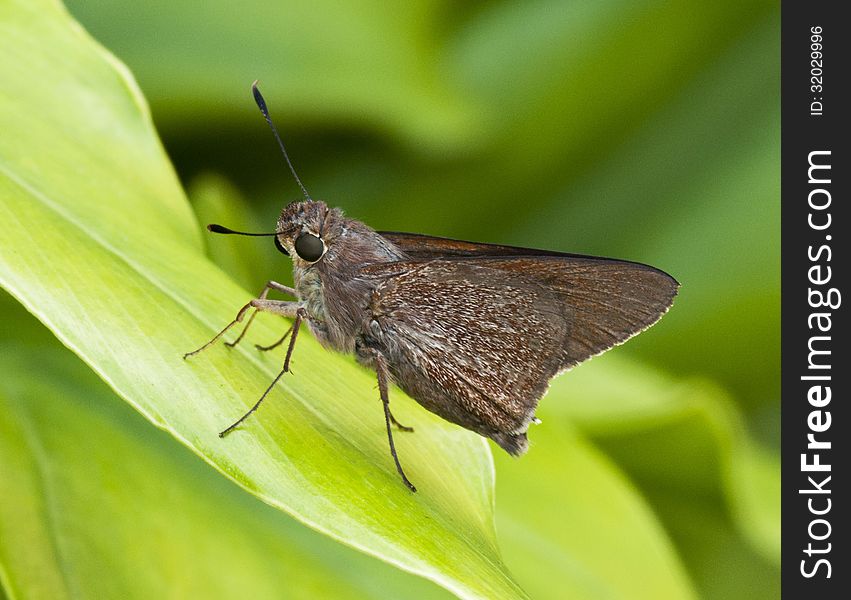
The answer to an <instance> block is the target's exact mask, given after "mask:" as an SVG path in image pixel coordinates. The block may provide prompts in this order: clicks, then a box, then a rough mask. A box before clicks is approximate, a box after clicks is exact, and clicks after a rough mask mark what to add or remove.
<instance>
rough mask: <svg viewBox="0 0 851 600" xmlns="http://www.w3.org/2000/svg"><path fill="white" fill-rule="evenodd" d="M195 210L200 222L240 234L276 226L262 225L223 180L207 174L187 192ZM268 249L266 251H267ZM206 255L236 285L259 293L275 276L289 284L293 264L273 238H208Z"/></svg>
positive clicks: (195, 181)
mask: <svg viewBox="0 0 851 600" xmlns="http://www.w3.org/2000/svg"><path fill="white" fill-rule="evenodd" d="M187 194H188V196H189V200H190V202H192V208H193V209H194V210H195V214H196V215H197V217H198V221H200V222H201V223H204V224H207V223H221V224H223V225H227V226H228V227H230V228H231V229H236V230H238V231H271V230H272V229H273V228H274V223H273V224H271V225H270V224H268V223H261V222H260V221H259V219H257V218H256V217H255V215H254V212H253V210H252V208H251V205H250V204H248V203H247V202H246V201H245V199H244V198H243V197H242V196H241V195H240V193H239V191H237V189H236V188H235V187H234V186H233V185H232V184H231V183H230V182H229V181H227V180H226V179H225V178H224V177H221V176H219V175H215V174H213V173H205V174H203V175H200V176H198V177H195V178H194V179H193V180H192V181H191V182H190V184H189V189H188V190H187ZM264 250H265V251H264ZM207 255H208V256H209V257H210V259H211V260H212V261H213V262H214V263H216V264H217V265H218V266H219V267H221V269H222V270H223V271H224V272H225V273H227V274H228V275H230V276H231V277H232V278H233V280H234V281H236V283H238V284H240V285H241V286H242V287H243V288H246V289H249V290H257V292H258V293H259V292H260V290H262V289H263V286H264V285H265V284H266V282H267V281H269V277H272V278H273V279H274V280H275V281H278V282H280V283H284V284H288V283H289V282H288V278H289V280H290V281H291V280H292V277H289V274H288V273H284V271H287V272H288V271H289V270H290V265H291V261H290V260H289V258H287V257H286V256H282V255H281V253H280V252H278V250H277V249H275V247H274V244H273V243H272V240H271V239H270V238H265V239H262V240H258V239H256V238H255V239H253V240H252V239H248V240H247V239H245V238H240V237H236V236H209V237H208V238H207Z"/></svg>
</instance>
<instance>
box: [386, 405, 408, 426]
mask: <svg viewBox="0 0 851 600" xmlns="http://www.w3.org/2000/svg"><path fill="white" fill-rule="evenodd" d="M387 412H388V413H390V422H391V423H393V424H394V425H395V426H396V427H397V428H398V429H399V431H406V432H408V433H412V432H413V431H414V428H413V427H408V426H407V425H402V424H401V423H400V422H399V421H397V420H396V417H394V416H393V413H392V412H390V405H389V403H388V406H387Z"/></svg>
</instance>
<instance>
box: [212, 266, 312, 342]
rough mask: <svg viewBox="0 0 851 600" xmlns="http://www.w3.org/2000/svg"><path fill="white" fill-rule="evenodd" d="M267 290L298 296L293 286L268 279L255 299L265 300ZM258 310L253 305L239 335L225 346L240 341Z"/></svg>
mask: <svg viewBox="0 0 851 600" xmlns="http://www.w3.org/2000/svg"><path fill="white" fill-rule="evenodd" d="M269 290H277V291H279V292H281V293H282V294H286V295H287V296H292V297H293V298H297V297H298V296H296V293H295V290H294V289H293V288H291V287H287V286H285V285H281V284H280V283H278V282H277V281H269V282H267V283H266V286H265V287H264V288H263V291H262V292H260V295H259V296H257V299H258V300H265V299H266V296H267V295H268V294H269ZM249 304H251V303H250V302H249ZM258 312H259V309H257V307H255V311H254V312H253V313H251V316H250V317H248V322H247V323H246V324H245V327H243V328H242V332H241V333H240V334H239V336H238V337H237V338H236V339H235V340H234V341H232V342H225V345H226V346H230V347H231V348H233V347H234V346H236V345H237V344H238V343H239V342H241V341H242V338H243V337H245V333H246V332H247V331H248V328H249V327H251V323H253V322H254V317H256V316H257V313H258ZM285 337H286V336H285ZM281 341H283V339H281Z"/></svg>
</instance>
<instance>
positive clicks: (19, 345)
mask: <svg viewBox="0 0 851 600" xmlns="http://www.w3.org/2000/svg"><path fill="white" fill-rule="evenodd" d="M2 296H3V298H5V297H6V295H5V294H3V295H2ZM0 300H2V299H0ZM0 307H2V308H3V309H4V310H3V314H4V316H5V317H6V318H8V319H13V320H14V321H15V323H16V325H17V333H13V332H8V333H9V334H8V335H5V334H6V333H7V332H4V336H3V340H2V342H0V356H2V357H3V360H2V361H0V473H2V474H3V493H2V494H0V590H5V591H6V592H7V593H8V594H10V596H11V597H12V598H51V599H57V600H58V599H60V598H66V597H82V598H164V597H174V596H180V597H184V598H233V597H246V598H280V597H281V594H282V592H283V591H285V592H286V596H287V597H288V598H317V597H325V598H387V597H405V596H408V595H414V596H417V597H429V598H430V597H433V598H445V597H448V596H449V594H448V593H447V592H445V591H443V590H442V589H441V588H438V587H437V586H435V585H433V584H431V583H429V582H426V581H425V580H423V579H421V578H419V577H414V576H412V575H408V574H405V573H402V572H401V571H399V570H397V569H394V568H393V567H391V566H389V565H386V564H384V563H382V562H380V561H378V560H376V559H373V558H370V557H367V556H366V555H364V554H361V553H359V552H356V551H354V550H352V549H350V548H347V547H345V546H343V545H341V544H337V543H336V542H334V541H332V540H330V539H328V538H327V537H325V536H322V535H321V534H318V533H316V532H314V531H312V530H311V529H308V528H307V527H304V526H303V525H301V524H300V523H298V522H296V521H294V520H292V519H290V518H288V517H286V516H284V515H282V514H281V513H280V512H279V511H277V510H275V509H273V508H271V507H269V506H266V505H264V504H262V503H261V502H259V501H258V500H257V499H255V498H253V497H252V496H250V495H248V494H246V493H244V492H243V491H242V490H240V489H239V488H238V487H237V486H235V485H233V484H232V483H230V482H228V481H227V480H225V479H224V478H222V477H220V476H219V475H218V474H217V473H215V472H214V471H213V470H212V469H210V468H209V467H208V466H207V465H205V464H204V463H202V462H201V461H200V460H199V459H198V458H197V457H195V456H194V455H192V454H191V453H190V452H188V451H187V450H186V449H185V448H183V447H182V446H181V445H180V444H179V443H178V442H176V441H175V440H174V439H173V438H172V437H171V436H169V435H168V434H166V433H165V432H162V431H159V430H157V429H155V428H153V427H150V426H149V425H148V424H147V422H146V421H145V420H144V419H142V418H141V417H140V416H139V415H138V414H136V413H135V412H134V411H133V410H132V409H130V407H129V406H127V405H126V404H125V403H123V402H122V401H121V400H120V399H119V398H117V397H116V396H115V395H114V394H113V393H112V392H111V391H110V390H109V389H108V388H107V387H106V385H105V384H104V383H103V382H101V381H99V380H98V379H97V377H96V376H95V375H94V374H93V373H92V372H91V371H90V370H89V369H88V368H87V367H86V366H85V365H84V364H83V363H81V362H80V361H79V360H78V359H77V358H76V357H74V356H73V355H72V354H71V353H70V352H68V351H67V350H65V349H64V348H62V347H61V345H59V344H58V342H56V340H55V339H48V340H44V339H43V336H42V339H41V340H40V342H39V343H37V344H33V343H32V342H31V341H30V340H28V339H27V337H26V336H28V335H29V333H30V331H32V332H34V333H35V329H36V328H31V327H29V323H30V322H32V321H35V320H34V319H33V318H32V317H30V316H29V315H27V314H26V312H25V311H24V310H23V308H22V307H20V305H18V306H12V303H9V302H2V301H0ZM36 323H37V322H36ZM22 326H23V327H22ZM38 329H41V330H43V329H44V328H43V327H41V326H40V325H38ZM36 336H38V334H37V333H36ZM51 338H52V336H51Z"/></svg>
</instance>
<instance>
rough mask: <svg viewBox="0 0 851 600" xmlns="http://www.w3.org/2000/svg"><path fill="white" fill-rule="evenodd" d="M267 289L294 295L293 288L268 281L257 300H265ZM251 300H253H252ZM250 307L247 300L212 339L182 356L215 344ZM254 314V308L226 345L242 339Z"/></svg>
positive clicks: (238, 321)
mask: <svg viewBox="0 0 851 600" xmlns="http://www.w3.org/2000/svg"><path fill="white" fill-rule="evenodd" d="M269 290H278V291H279V292H283V293H284V294H289V295H290V296H295V290H294V289H293V288H291V287H287V286H285V285H281V284H280V283H277V282H276V281H270V282H268V283H267V284H266V285H265V286H264V287H263V291H262V292H260V296H259V297H258V299H259V300H265V298H266V295H267V294H268V293H269ZM252 302H253V300H252ZM251 308H256V307H254V306H252V304H251V302H249V303H248V304H246V305H245V306H243V307H242V308H240V309H239V312H238V313H236V318H235V319H234V320H233V321H231V322H230V323H228V324H227V325H226V326H225V328H224V329H222V330H221V331H220V332H218V333H217V334H216V335H214V336H213V339H211V340H210V341H209V342H207V343H206V344H204V345H203V346H201V347H200V348H198V349H197V350H193V351H192V352H187V353H186V354H184V355H183V358H184V359H186V358H189V357H190V356H195V355H196V354H198V353H199V352H201V351H202V350H206V349H207V348H209V347H210V346H212V345H213V344H215V343H216V342H217V341H218V340H219V338H220V337H222V336H223V335H224V334H225V333H227V332H228V330H229V329H230V328H231V327H233V326H234V325H236V324H237V323H240V322H241V321H242V320H243V319H244V318H245V314H246V313H247V312H248V311H249V310H250V309H251ZM256 314H257V311H256V310H255V311H254V312H253V313H251V317H249V319H248V323H246V325H245V328H244V329H243V330H242V333H241V334H240V335H239V337H238V338H236V340H235V341H234V342H232V343H228V344H227V345H228V346H231V347H233V346H235V345H236V344H237V342H239V340H241V339H242V336H244V335H245V331H246V330H247V329H248V326H249V325H251V322H252V321H253V320H254V315H256Z"/></svg>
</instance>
